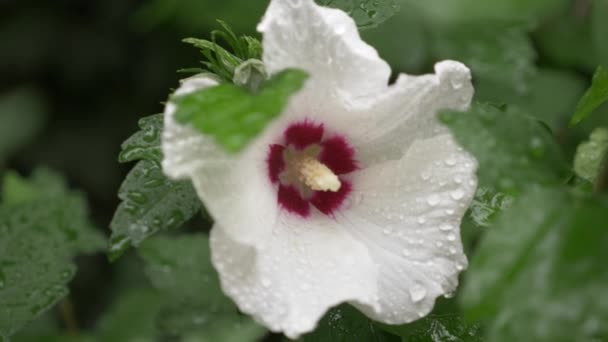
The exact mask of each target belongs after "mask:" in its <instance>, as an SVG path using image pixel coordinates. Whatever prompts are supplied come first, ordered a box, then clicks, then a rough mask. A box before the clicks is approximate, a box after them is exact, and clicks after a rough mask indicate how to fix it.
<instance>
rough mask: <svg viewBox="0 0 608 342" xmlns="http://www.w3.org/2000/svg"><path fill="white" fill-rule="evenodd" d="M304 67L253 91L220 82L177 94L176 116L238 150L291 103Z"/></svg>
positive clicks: (300, 85) (292, 70) (290, 70)
mask: <svg viewBox="0 0 608 342" xmlns="http://www.w3.org/2000/svg"><path fill="white" fill-rule="evenodd" d="M307 77H308V76H307V74H306V73H305V72H303V71H300V70H294V69H288V70H284V71H282V72H280V73H278V74H276V75H274V76H273V77H272V78H270V79H269V80H268V81H266V82H264V84H263V85H262V86H261V88H260V90H259V91H258V92H257V93H255V94H251V93H249V92H248V91H246V90H245V89H243V88H240V87H237V86H235V85H232V84H220V85H217V86H214V87H210V88H206V89H202V90H199V91H196V92H193V93H190V94H187V95H181V96H174V97H173V98H172V99H171V101H172V102H174V103H175V104H176V105H177V107H178V109H177V112H176V113H175V118H176V120H177V121H178V122H180V123H182V124H190V125H192V127H194V128H195V129H197V130H198V131H200V132H201V133H203V134H208V135H211V136H213V138H215V140H216V141H217V142H218V143H219V144H220V145H221V146H223V147H224V148H225V149H226V150H228V151H230V152H238V151H240V150H241V149H243V148H244V147H245V146H246V144H247V143H248V142H249V141H250V140H251V139H253V138H254V137H256V136H257V135H258V134H259V133H260V132H262V130H263V129H264V127H265V126H266V125H267V124H268V123H269V122H270V121H271V120H273V119H274V118H276V117H277V116H278V115H279V114H281V112H282V110H283V109H284V108H285V106H286V105H287V102H288V100H289V97H290V96H291V95H293V94H294V93H295V92H297V91H298V90H300V88H301V87H302V86H303V85H304V81H306V79H307Z"/></svg>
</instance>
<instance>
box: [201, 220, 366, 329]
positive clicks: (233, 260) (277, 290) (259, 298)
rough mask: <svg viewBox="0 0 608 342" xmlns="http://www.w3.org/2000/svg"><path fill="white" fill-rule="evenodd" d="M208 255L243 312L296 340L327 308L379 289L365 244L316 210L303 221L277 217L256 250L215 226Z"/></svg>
mask: <svg viewBox="0 0 608 342" xmlns="http://www.w3.org/2000/svg"><path fill="white" fill-rule="evenodd" d="M211 254H212V261H213V264H214V265H215V268H216V269H217V271H218V272H219V274H220V279H221V283H222V288H223V290H224V292H225V293H226V294H228V295H229V296H230V297H231V298H232V299H233V300H234V301H235V302H236V303H237V305H238V306H239V308H240V309H241V311H243V312H245V313H247V314H250V315H252V316H253V317H254V318H255V319H256V320H257V321H258V322H260V323H261V324H263V325H265V326H266V327H268V328H269V329H270V330H272V331H274V332H284V333H285V335H287V336H289V337H290V338H294V339H295V338H297V337H298V336H299V335H301V334H303V333H306V332H309V331H311V330H313V329H314V327H315V326H316V324H317V322H318V320H319V319H320V318H321V317H322V316H323V315H324V314H325V312H326V311H327V310H328V309H329V308H330V307H332V306H335V305H337V304H339V303H342V302H344V301H349V300H356V301H358V300H363V301H364V302H365V303H368V302H371V301H372V298H371V296H372V295H373V294H374V293H376V292H377V289H376V286H377V283H376V277H375V276H374V273H375V272H376V269H375V268H376V266H375V265H373V263H372V260H371V258H370V256H369V254H368V251H367V248H366V247H365V246H364V245H363V244H362V243H361V242H359V241H357V240H355V239H354V238H353V237H352V236H350V234H349V233H347V232H346V231H344V229H342V228H340V227H338V226H337V225H336V224H335V222H334V221H332V220H328V219H327V218H326V217H324V216H321V215H320V214H318V213H317V216H314V217H309V218H307V219H305V220H303V219H300V218H298V217H295V216H293V215H291V214H288V213H285V214H283V215H281V216H280V217H279V219H278V224H277V225H276V226H275V227H274V230H273V234H271V236H269V237H268V238H267V239H266V240H265V241H264V242H263V243H259V244H258V245H257V246H256V247H255V248H254V247H250V246H247V245H243V244H241V243H239V242H237V241H235V240H234V239H233V238H232V237H231V236H230V235H229V234H226V232H225V230H224V229H223V227H221V226H218V225H216V226H215V227H214V228H213V229H212V231H211Z"/></svg>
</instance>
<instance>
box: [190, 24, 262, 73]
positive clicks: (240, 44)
mask: <svg viewBox="0 0 608 342" xmlns="http://www.w3.org/2000/svg"><path fill="white" fill-rule="evenodd" d="M218 22H219V24H220V25H221V26H222V30H214V31H212V32H211V40H210V41H209V40H206V39H196V38H187V39H184V42H185V43H189V44H192V45H193V46H195V47H197V48H198V49H199V50H200V51H201V53H202V54H203V56H204V57H205V59H204V60H203V61H202V63H203V65H204V66H205V68H206V69H207V70H208V71H210V72H211V73H213V74H214V75H216V76H218V77H219V78H220V79H222V80H223V81H224V82H228V83H232V80H233V78H234V74H235V71H236V69H237V68H238V67H239V65H241V64H242V63H244V62H245V61H247V60H250V59H255V60H259V59H261V58H262V44H261V43H260V41H259V40H257V39H255V38H253V37H249V36H237V35H236V34H235V33H234V31H233V30H232V28H231V27H230V26H229V25H228V24H226V23H225V22H223V21H221V20H218ZM220 38H221V39H222V40H224V42H225V43H226V44H228V46H229V47H230V50H232V51H228V50H226V49H224V48H223V47H221V46H219V45H218V40H219V39H220Z"/></svg>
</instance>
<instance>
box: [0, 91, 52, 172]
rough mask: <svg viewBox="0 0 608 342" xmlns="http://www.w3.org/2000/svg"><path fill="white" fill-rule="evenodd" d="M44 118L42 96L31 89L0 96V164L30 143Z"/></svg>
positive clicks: (44, 108) (44, 109) (44, 105)
mask: <svg viewBox="0 0 608 342" xmlns="http://www.w3.org/2000/svg"><path fill="white" fill-rule="evenodd" d="M45 118H46V104H45V101H44V99H43V98H42V96H41V95H40V94H39V93H38V92H36V91H33V90H31V89H18V90H14V91H12V92H10V93H8V94H2V95H0V163H1V162H3V161H4V160H5V159H7V158H8V157H10V155H11V154H12V153H14V152H15V151H16V150H17V149H18V148H20V147H22V146H23V145H25V144H26V143H28V142H30V141H31V140H32V139H33V138H34V137H35V136H36V134H37V133H38V132H39V131H40V130H41V128H42V126H43V125H44V121H45Z"/></svg>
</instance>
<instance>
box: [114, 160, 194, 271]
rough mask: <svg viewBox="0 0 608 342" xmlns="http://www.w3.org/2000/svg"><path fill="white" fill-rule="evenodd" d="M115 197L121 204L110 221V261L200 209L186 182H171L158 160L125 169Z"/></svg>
mask: <svg viewBox="0 0 608 342" xmlns="http://www.w3.org/2000/svg"><path fill="white" fill-rule="evenodd" d="M118 197H119V198H120V199H121V200H122V203H121V204H120V205H119V206H118V208H117V209H116V212H115V213H114V217H113V218H112V222H111V223H110V229H111V230H112V235H111V238H110V248H109V251H108V256H109V258H110V260H112V261H114V260H116V259H118V258H119V257H120V256H121V255H122V254H123V253H124V251H125V250H126V249H127V248H128V247H129V246H134V247H137V246H139V244H140V243H141V242H142V241H144V240H145V239H146V238H148V237H150V236H152V235H154V234H156V233H157V232H159V231H160V230H163V229H174V228H178V227H180V226H181V225H183V224H184V223H185V222H186V221H188V220H190V219H191V218H192V217H193V216H194V215H196V213H198V212H199V211H200V209H201V202H200V200H199V199H198V196H197V195H196V191H194V188H193V187H192V184H191V183H190V181H171V180H169V179H168V178H167V177H166V176H165V175H164V174H163V172H162V169H161V167H160V165H159V164H158V163H156V162H152V161H147V160H142V161H140V162H139V163H137V164H136V165H135V167H134V168H133V170H131V172H129V174H128V175H127V178H126V179H125V180H124V182H123V184H122V185H121V187H120V189H119V191H118Z"/></svg>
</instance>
